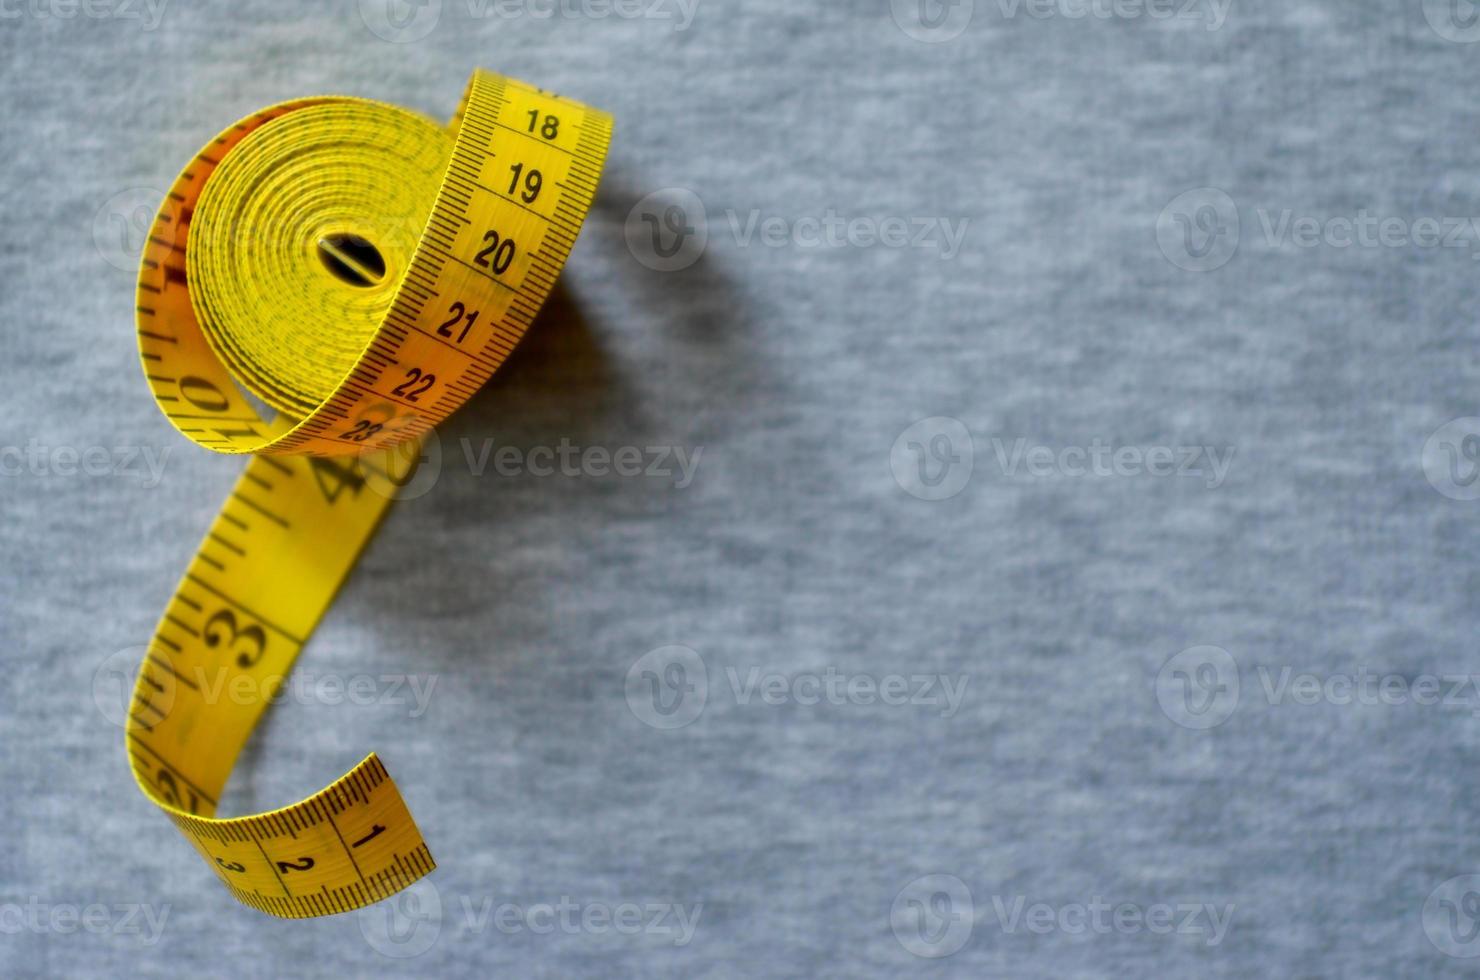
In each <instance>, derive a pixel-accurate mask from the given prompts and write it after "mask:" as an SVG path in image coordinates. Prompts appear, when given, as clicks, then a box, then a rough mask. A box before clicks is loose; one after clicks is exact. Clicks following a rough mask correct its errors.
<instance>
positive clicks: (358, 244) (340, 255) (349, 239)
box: [314, 231, 385, 289]
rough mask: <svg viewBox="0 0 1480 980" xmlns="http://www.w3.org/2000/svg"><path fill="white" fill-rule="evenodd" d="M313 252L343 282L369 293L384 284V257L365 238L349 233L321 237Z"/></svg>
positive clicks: (342, 232) (333, 233)
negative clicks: (373, 288)
mask: <svg viewBox="0 0 1480 980" xmlns="http://www.w3.org/2000/svg"><path fill="white" fill-rule="evenodd" d="M314 250H315V251H316V252H317V253H318V256H319V261H320V262H322V263H323V264H324V268H325V269H328V270H329V274H330V275H332V276H334V278H336V279H338V280H340V281H341V282H346V283H349V284H350V285H351V286H358V287H360V288H362V289H367V288H369V287H371V286H378V285H380V284H381V283H382V282H384V281H385V257H384V256H382V255H381V254H380V249H378V248H376V247H375V245H374V243H372V242H371V241H370V240H369V239H368V238H365V237H364V236H362V235H357V234H355V233H354V232H349V231H335V232H329V233H326V234H323V235H319V236H318V241H317V243H316V245H315V249H314Z"/></svg>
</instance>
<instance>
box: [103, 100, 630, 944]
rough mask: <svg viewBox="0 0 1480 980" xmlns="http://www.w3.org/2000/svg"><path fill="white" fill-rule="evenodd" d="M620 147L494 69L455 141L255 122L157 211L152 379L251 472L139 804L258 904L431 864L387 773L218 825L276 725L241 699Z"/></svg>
mask: <svg viewBox="0 0 1480 980" xmlns="http://www.w3.org/2000/svg"><path fill="white" fill-rule="evenodd" d="M610 139H611V119H610V117H609V116H607V115H605V114H604V113H602V112H599V111H597V110H594V109H591V108H588V107H586V106H584V105H581V104H580V103H577V102H573V101H571V100H569V99H565V98H561V97H559V96H556V95H553V94H551V93H548V92H545V91H542V90H540V89H536V88H532V87H530V86H528V85H525V84H523V83H520V82H516V81H514V80H512V79H507V78H503V77H501V76H499V75H495V74H492V73H489V72H485V71H478V72H475V73H474V75H473V78H472V81H471V82H470V83H469V85H468V88H467V91H466V93H465V94H464V96H463V100H462V103H461V105H460V107H459V108H458V112H457V115H456V116H454V117H453V120H452V124H451V126H450V127H447V128H443V127H441V126H439V125H437V124H436V123H435V122H433V121H431V120H429V119H426V118H424V117H422V116H419V115H417V114H415V113H412V112H408V111H406V110H403V109H399V108H396V107H394V106H389V105H384V104H381V103H376V102H371V101H367V100H363V99H352V98H342V97H325V98H311V99H302V100H299V101H295V102H286V103H283V104H281V105H276V106H273V107H271V108H268V109H265V110H263V111H262V112H259V113H257V114H255V115H253V116H250V117H248V118H246V119H243V120H241V121H240V122H238V123H236V124H235V125H234V126H232V127H231V128H230V129H228V130H226V131H225V132H223V133H221V135H219V136H218V137H216V139H215V140H214V141H212V142H211V143H210V144H209V145H208V146H206V148H205V149H204V150H202V151H201V152H200V153H199V154H198V155H197V156H196V157H195V159H194V160H193V161H192V162H191V163H190V165H189V166H187V167H186V168H185V170H184V172H182V173H181V174H180V176H179V178H178V179H177V180H176V181H175V183H174V185H173V187H172V188H171V189H170V192H169V194H168V196H167V197H166V198H165V201H164V203H163V205H162V206H161V207H160V210H159V213H158V215H157V217H156V218H155V222H154V225H153V229H152V232H153V233H152V234H151V235H150V237H149V239H148V241H147V243H146V244H145V247H144V252H143V257H142V264H141V268H140V273H139V286H138V298H137V320H138V334H139V356H140V358H141V359H142V361H143V367H144V374H145V377H146V378H147V380H148V383H149V387H150V389H151V390H152V391H153V392H154V397H155V400H156V401H157V402H158V404H159V407H160V409H161V411H163V412H164V414H165V415H166V416H168V417H169V419H170V421H171V422H172V423H173V424H174V426H175V427H176V428H177V429H178V430H179V431H180V432H181V433H183V434H184V435H185V436H187V437H188V438H190V439H191V440H192V441H194V442H195V443H197V444H199V445H201V446H204V447H206V448H208V449H211V450H214V451H216V452H220V453H241V454H247V453H250V454H253V457H252V459H251V460H250V461H249V462H248V463H247V466H246V469H245V471H244V472H243V473H242V476H241V478H240V480H239V481H238V482H237V484H236V487H235V489H234V490H233V491H232V492H231V496H230V497H229V498H228V499H227V501H226V503H225V505H224V506H223V508H222V510H221V513H220V515H219V516H218V517H217V518H216V521H215V523H214V524H213V525H212V527H211V529H210V531H209V533H208V534H207V535H206V537H205V540H204V541H203V542H202V543H201V546H200V549H199V550H198V551H197V552H196V554H195V557H194V559H193V560H192V561H191V563H190V566H189V568H188V569H187V571H186V573H185V577H184V578H183V579H182V580H181V582H180V584H179V586H178V588H177V589H176V591H175V594H174V597H173V598H172V599H171V600H170V602H169V605H168V606H167V607H166V609H165V613H164V616H163V618H162V619H161V620H160V622H159V626H158V627H157V628H156V631H155V633H154V637H153V639H152V640H151V642H150V644H149V647H148V652H147V654H146V656H145V659H144V662H143V663H142V665H141V666H140V670H139V676H138V681H137V683H136V685H135V689H134V696H133V700H132V702H131V704H130V715H129V719H128V722H127V725H126V735H125V739H126V743H127V746H128V751H129V757H130V759H131V764H132V767H133V772H134V775H135V777H136V778H137V780H138V782H139V785H140V787H141V788H142V789H143V790H144V792H145V794H147V795H148V796H149V797H150V799H152V800H153V801H154V802H155V803H156V804H158V805H159V807H160V809H162V810H163V811H164V812H165V813H166V814H167V815H168V816H169V817H170V819H171V820H173V821H174V822H175V824H176V826H177V827H179V829H180V830H181V832H182V833H184V835H185V837H186V838H187V839H188V840H189V841H190V842H191V843H192V844H193V845H194V846H195V848H196V849H197V850H198V851H199V852H200V854H201V856H202V857H203V858H204V859H205V861H206V864H207V865H208V866H209V867H210V868H211V869H212V870H213V871H214V872H215V873H216V874H217V875H218V876H219V877H220V879H221V880H222V881H223V882H224V883H225V884H226V887H227V888H228V889H230V890H231V893H232V894H233V895H234V896H236V898H237V899H239V900H240V901H242V902H244V903H245V904H247V905H250V906H252V907H254V908H257V909H261V910H262V911H264V912H268V913H271V914H273V915H278V916H283V917H285V918H303V917H308V916H316V915H327V914H330V913H334V912H343V911H347V910H349V909H354V908H357V907H360V906H363V905H367V904H369V903H372V902H375V901H377V900H379V899H382V898H385V897H387V896H388V895H391V894H394V893H395V892H396V891H399V890H400V889H401V888H404V887H405V886H407V885H409V884H411V883H412V882H414V881H416V880H417V879H418V878H420V877H421V876H423V875H425V874H426V873H427V872H429V871H431V870H432V868H433V867H434V864H433V861H432V856H431V853H430V852H429V851H428V849H427V846H426V844H425V843H424V842H423V840H422V838H421V833H420V832H419V831H418V830H417V827H416V823H415V821H414V820H412V818H411V814H410V811H409V810H408V809H407V807H406V804H405V803H404V802H403V801H402V799H401V794H400V792H399V791H398V790H397V789H396V785H395V783H394V782H392V781H391V778H390V776H389V775H388V774H387V773H386V770H385V767H384V766H383V765H382V764H381V762H380V760H379V759H378V758H377V757H376V756H375V755H374V754H371V755H370V756H368V757H367V758H366V759H365V760H364V761H363V762H361V763H360V764H359V765H358V766H356V767H355V768H354V769H353V770H351V771H350V772H349V773H348V774H346V775H345V776H344V777H342V778H341V779H339V780H338V781H336V782H334V783H333V784H331V785H330V786H328V787H327V788H325V789H323V790H322V791H320V792H318V793H315V794H314V795H313V796H310V797H308V798H307V799H304V800H302V801H300V802H298V803H295V804H293V805H291V806H288V807H284V808H283V809H280V810H274V811H272V812H269V813H261V814H256V815H254V816H244V817H233V818H230V819H221V818H217V817H215V815H214V814H215V812H216V807H217V800H218V798H219V797H220V795H221V790H222V788H223V787H224V786H225V785H226V780H227V777H228V776H229V775H230V773H231V769H232V766H233V764H234V763H235V761H236V757H237V754H238V753H239V752H240V750H241V748H242V746H243V745H244V744H245V742H246V740H247V737H248V736H249V735H250V734H251V731H252V729H253V727H254V726H255V725H256V723H257V721H258V719H259V718H260V717H261V715H262V712H263V710H264V709H265V708H266V707H267V706H268V703H269V698H266V697H261V696H256V697H240V696H235V697H234V696H232V695H231V694H230V693H229V692H231V691H233V690H234V689H240V685H238V686H237V688H234V687H233V684H234V683H235V682H237V681H242V680H244V681H245V682H246V689H248V690H256V691H261V690H262V689H263V688H262V686H261V679H263V678H274V677H275V678H279V679H280V678H282V677H283V676H284V675H286V673H287V672H288V670H289V669H290V667H291V665H292V663H293V660H294V659H295V658H296V657H297V656H298V653H299V651H300V650H301V649H302V648H303V645H304V643H305V642H306V641H307V639H308V636H309V634H311V633H312V632H313V629H314V627H315V626H316V625H317V623H318V621H319V619H320V618H321V617H322V616H323V614H324V612H325V610H326V609H327V608H328V606H329V603H330V602H331V601H332V600H333V597H334V593H335V591H336V590H337V589H338V587H339V585H340V583H341V581H343V579H344V577H345V575H346V574H348V572H349V570H350V568H351V567H352V566H353V565H354V562H355V560H356V558H357V557H358V555H359V552H360V550H361V549H362V548H363V546H364V545H365V543H366V542H367V541H368V540H369V538H370V535H371V534H373V533H374V530H375V527H376V525H377V523H378V522H379V520H380V518H381V516H382V515H383V514H384V512H385V509H386V507H387V506H388V505H389V502H390V501H391V499H393V497H394V496H395V492H394V491H395V488H396V487H397V486H398V485H400V484H402V483H403V482H404V481H405V480H406V479H408V478H409V476H410V474H411V472H412V471H413V470H414V468H415V461H416V460H417V459H418V457H419V455H420V450H419V437H420V436H422V435H424V434H425V433H426V432H428V431H429V430H430V429H431V428H432V427H433V426H434V425H436V424H437V423H438V422H439V421H441V420H442V419H443V418H445V417H446V416H447V415H448V414H450V413H451V412H452V411H454V410H455V409H456V408H457V407H458V406H459V405H461V404H462V403H463V402H464V401H466V400H467V398H468V397H469V396H470V395H472V394H473V392H474V391H476V390H477V389H478V388H479V387H480V386H481V385H482V384H483V382H484V381H486V380H487V379H488V377H489V376H490V375H491V374H492V373H493V372H494V371H495V370H496V369H497V368H498V366H499V365H500V364H501V363H502V362H503V361H504V359H505V358H506V357H507V356H508V355H509V354H510V352H512V351H513V349H514V345H515V344H516V343H517V342H518V341H519V338H520V337H521V336H522V335H523V334H524V332H525V330H526V329H527V328H528V327H529V325H530V323H531V322H532V321H533V319H534V316H535V314H536V313H537V312H538V311H539V308H540V306H541V304H542V303H543V302H544V300H545V298H546V296H547V295H548V294H549V292H550V290H551V288H552V287H553V286H554V285H555V278H556V276H557V275H558V274H559V272H560V269H561V266H562V265H564V263H565V260H566V257H567V256H568V255H569V253H570V249H571V247H572V246H573V245H574V244H575V239H576V235H577V233H578V232H579V230H580V227H581V223H582V221H583V220H584V219H585V216H586V212H587V211H588V209H589V208H590V206H591V200H592V197H593V195H594V194H595V192H596V184H597V181H598V179H599V177H600V174H601V168H602V163H603V161H604V159H605V156H606V149H607V145H608V143H609V141H610ZM238 383H239V385H240V387H238ZM242 389H245V391H243V390H242ZM248 393H249V394H250V396H251V397H249V395H248ZM259 403H261V404H265V406H266V409H264V410H259V408H258V407H257V406H258V404H259ZM223 672H224V674H223Z"/></svg>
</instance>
